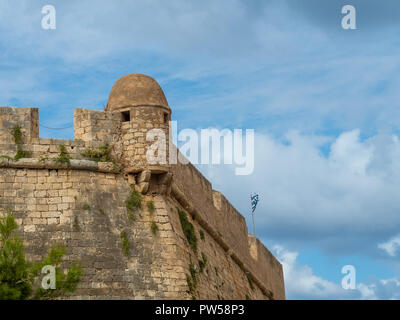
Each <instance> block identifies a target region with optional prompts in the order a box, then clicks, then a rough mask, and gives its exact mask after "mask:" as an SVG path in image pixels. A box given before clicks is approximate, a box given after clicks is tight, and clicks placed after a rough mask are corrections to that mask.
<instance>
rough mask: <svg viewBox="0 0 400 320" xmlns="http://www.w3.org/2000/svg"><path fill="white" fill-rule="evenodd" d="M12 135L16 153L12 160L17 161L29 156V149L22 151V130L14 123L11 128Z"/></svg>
mask: <svg viewBox="0 0 400 320" xmlns="http://www.w3.org/2000/svg"><path fill="white" fill-rule="evenodd" d="M13 137H14V142H15V144H16V145H17V153H16V155H15V156H14V158H13V159H12V160H14V161H18V160H19V159H22V158H29V157H30V156H31V153H30V152H29V151H24V150H22V146H21V145H22V131H21V127H20V126H18V125H16V126H14V128H13Z"/></svg>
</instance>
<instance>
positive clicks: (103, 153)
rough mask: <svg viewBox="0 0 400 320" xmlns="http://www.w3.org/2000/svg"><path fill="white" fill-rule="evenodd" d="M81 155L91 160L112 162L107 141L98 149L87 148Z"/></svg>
mask: <svg viewBox="0 0 400 320" xmlns="http://www.w3.org/2000/svg"><path fill="white" fill-rule="evenodd" d="M81 155H82V156H83V157H85V158H87V159H89V160H91V161H96V162H112V159H111V147H110V146H109V144H108V143H105V144H102V145H101V146H100V147H99V148H98V149H94V148H88V149H86V150H84V151H83V152H81Z"/></svg>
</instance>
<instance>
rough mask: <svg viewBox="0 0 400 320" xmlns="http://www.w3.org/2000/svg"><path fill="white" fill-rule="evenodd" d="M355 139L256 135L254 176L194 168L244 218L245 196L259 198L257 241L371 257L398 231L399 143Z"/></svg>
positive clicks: (348, 135) (354, 135) (352, 135)
mask: <svg viewBox="0 0 400 320" xmlns="http://www.w3.org/2000/svg"><path fill="white" fill-rule="evenodd" d="M359 135H360V132H359V131H358V130H353V131H349V132H343V133H342V134H340V135H339V136H338V137H337V138H336V139H333V141H332V143H331V144H329V143H328V141H330V140H332V139H331V138H329V137H323V136H304V135H300V134H299V133H297V132H289V133H288V134H287V135H286V141H282V140H280V139H276V138H273V137H271V136H269V135H265V134H256V139H255V140H256V145H255V147H256V150H255V170H254V173H253V174H252V175H250V176H243V177H238V176H235V175H234V174H233V168H231V167H228V166H226V165H225V166H213V167H210V166H209V167H202V166H199V167H200V169H201V170H202V171H203V172H204V173H205V175H206V176H207V177H209V179H210V180H211V181H212V182H213V185H214V188H215V189H217V190H220V191H222V192H223V193H224V194H226V195H227V197H228V199H230V200H231V201H232V202H233V204H234V205H235V207H237V208H238V209H239V210H240V211H241V212H242V213H244V215H245V216H246V217H247V218H248V217H249V215H248V214H246V213H247V212H248V205H249V199H248V195H249V194H250V193H251V192H254V191H257V192H258V193H259V194H260V202H259V206H258V208H257V211H256V224H257V226H256V229H257V231H258V232H257V233H258V235H259V236H261V237H266V238H269V239H274V240H278V241H292V240H293V241H295V242H296V243H315V241H318V245H319V246H321V247H322V248H324V249H326V250H331V251H332V250H333V251H337V252H341V253H342V254H352V253H354V251H357V252H358V253H360V252H364V253H365V252H370V253H371V252H376V251H377V248H376V243H379V242H383V241H385V240H386V239H387V238H388V236H390V235H394V234H397V232H398V230H399V227H400V216H399V215H398V212H399V211H400V199H399V197H398V190H399V189H400V167H399V159H400V158H399V152H398V150H399V148H400V142H399V139H398V137H397V136H392V135H385V134H378V135H376V136H373V137H371V138H369V139H366V140H361V139H360V136H359ZM321 148H322V149H325V155H324V154H323V153H322V152H321ZM238 185H240V186H241V188H237V186H238Z"/></svg>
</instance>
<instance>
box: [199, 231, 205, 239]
mask: <svg viewBox="0 0 400 320" xmlns="http://www.w3.org/2000/svg"><path fill="white" fill-rule="evenodd" d="M199 234H200V239H201V240H203V241H204V239H205V237H204V231H203V230H200V231H199Z"/></svg>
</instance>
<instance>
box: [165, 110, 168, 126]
mask: <svg viewBox="0 0 400 320" xmlns="http://www.w3.org/2000/svg"><path fill="white" fill-rule="evenodd" d="M167 123H168V113H166V112H164V124H167Z"/></svg>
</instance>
